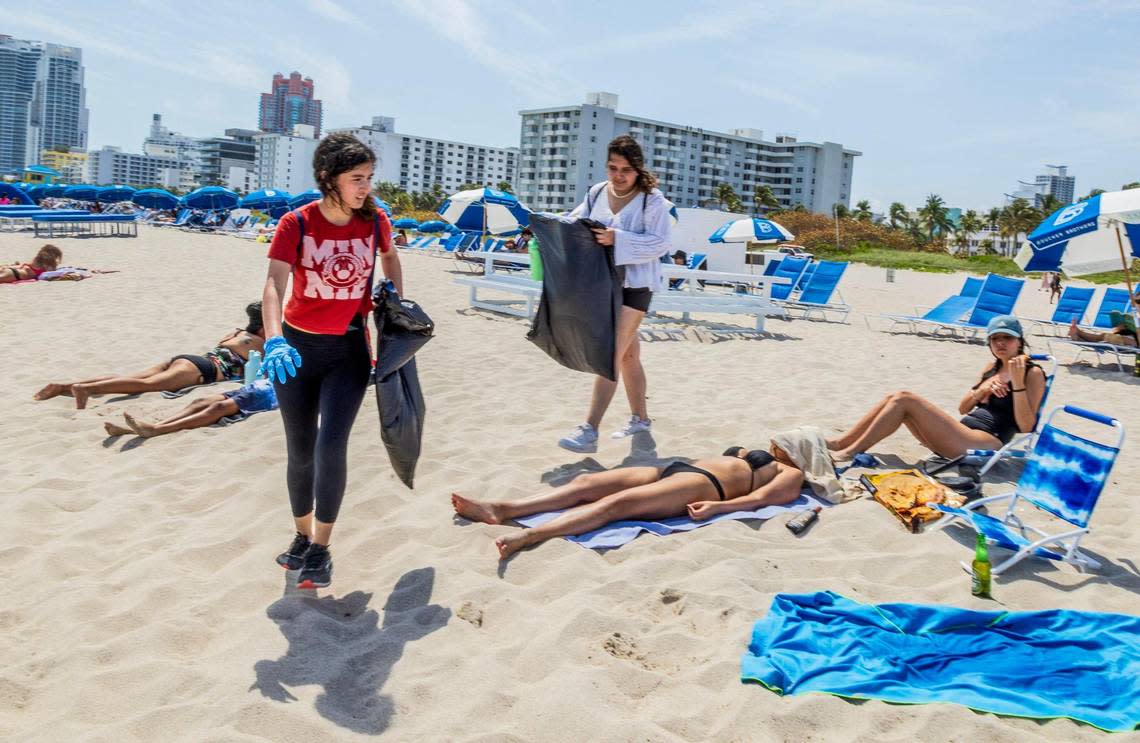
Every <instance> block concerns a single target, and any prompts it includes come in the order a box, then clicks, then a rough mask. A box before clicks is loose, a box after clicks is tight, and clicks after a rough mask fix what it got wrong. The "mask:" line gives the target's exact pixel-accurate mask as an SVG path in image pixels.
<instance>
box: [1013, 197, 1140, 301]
mask: <svg viewBox="0 0 1140 743" xmlns="http://www.w3.org/2000/svg"><path fill="white" fill-rule="evenodd" d="M1132 257H1136V258H1140V189H1129V190H1127V191H1111V192H1109V193H1102V194H1099V195H1097V196H1093V197H1092V198H1091V199H1085V200H1084V201H1078V202H1077V203H1075V204H1069V205H1068V206H1065V207H1062V208H1061V209H1058V210H1057V211H1056V212H1054V213H1053V214H1051V215H1049V218H1048V219H1046V220H1045V221H1044V222H1042V223H1041V224H1039V225H1038V226H1037V228H1036V229H1035V230H1033V232H1030V233H1029V238H1028V239H1027V240H1026V241H1025V243H1023V244H1022V246H1021V250H1020V251H1018V253H1017V256H1016V257H1015V258H1014V260H1015V261H1016V262H1017V265H1019V266H1021V269H1022V270H1023V271H1057V270H1061V271H1064V272H1065V273H1066V274H1068V275H1070V276H1082V275H1085V274H1090V273H1100V272H1102V271H1113V270H1119V269H1120V268H1123V269H1124V271H1125V273H1127V271H1128V266H1129V264H1130V263H1131V262H1132V261H1131V258H1132ZM1129 283H1131V282H1129ZM1130 289H1131V287H1130Z"/></svg>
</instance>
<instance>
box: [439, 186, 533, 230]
mask: <svg viewBox="0 0 1140 743" xmlns="http://www.w3.org/2000/svg"><path fill="white" fill-rule="evenodd" d="M439 215H440V216H441V217H443V218H444V219H446V220H447V221H448V222H451V223H452V224H453V225H455V226H456V227H457V228H458V229H460V230H463V231H464V232H489V233H491V234H492V235H499V234H502V233H504V232H511V231H512V230H517V229H519V228H520V227H526V226H527V225H528V224H530V210H529V209H527V208H526V207H525V206H523V205H522V204H521V203H520V202H519V200H518V198H516V197H515V195H514V194H509V193H507V192H505V191H497V190H495V189H493V188H473V189H471V190H470V191H460V192H459V193H456V194H452V195H451V196H449V197H448V198H447V200H446V201H444V202H443V205H442V206H440V207H439Z"/></svg>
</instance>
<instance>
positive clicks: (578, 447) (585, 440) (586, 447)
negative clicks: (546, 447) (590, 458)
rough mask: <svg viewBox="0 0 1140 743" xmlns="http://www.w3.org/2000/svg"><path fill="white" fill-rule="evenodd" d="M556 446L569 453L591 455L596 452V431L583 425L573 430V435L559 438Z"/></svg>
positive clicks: (586, 424)
mask: <svg viewBox="0 0 1140 743" xmlns="http://www.w3.org/2000/svg"><path fill="white" fill-rule="evenodd" d="M558 445H559V446H561V447H562V448H563V449H569V450H570V451H576V452H579V453H582V454H593V453H594V452H596V451H597V450H598V429H596V428H594V427H593V426H591V425H590V424H589V423H583V424H582V425H580V426H578V427H577V428H575V429H574V433H572V434H570V435H569V436H564V437H562V438H560V439H559V440H558Z"/></svg>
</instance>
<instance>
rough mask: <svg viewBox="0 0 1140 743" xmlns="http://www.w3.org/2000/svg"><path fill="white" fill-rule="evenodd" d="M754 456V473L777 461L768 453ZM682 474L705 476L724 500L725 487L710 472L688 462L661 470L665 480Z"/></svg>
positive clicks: (754, 454)
mask: <svg viewBox="0 0 1140 743" xmlns="http://www.w3.org/2000/svg"><path fill="white" fill-rule="evenodd" d="M761 454H763V456H760V455H761ZM752 456H753V457H754V459H755V460H756V461H754V462H750V466H751V467H752V471H753V472H755V471H756V470H758V469H760V468H761V467H763V466H764V465H767V464H771V463H772V462H774V461H776V460H775V459H773V458H772V455H771V454H769V453H768V452H753V454H752ZM680 472H695V473H696V474H698V475H704V476H705V477H707V478H708V479H709V482H711V483H712V484H713V487H714V488H716V494H717V496H718V497H719V498H720V500H724V498H725V496H724V486H722V485H721V484H720V480H718V479H717V477H716V475H714V474H713V473H711V472H709V471H708V470H705V469H701V468H700V467H695V466H693V465H691V464H689V463H688V462H673V463H672V464H670V465H668V466H667V467H665V469H663V470H661V479H662V480H664V479H665V478H666V477H669V476H670V475H676V474H678V473H680Z"/></svg>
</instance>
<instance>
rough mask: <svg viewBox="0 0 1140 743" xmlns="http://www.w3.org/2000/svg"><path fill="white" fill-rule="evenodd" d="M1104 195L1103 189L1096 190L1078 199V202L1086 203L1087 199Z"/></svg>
mask: <svg viewBox="0 0 1140 743" xmlns="http://www.w3.org/2000/svg"><path fill="white" fill-rule="evenodd" d="M1102 193H1104V189H1103V188H1094V189H1093V190H1091V191H1089V192H1088V193H1087V194H1085V195H1084V196H1082V197H1081V198H1079V199H1077V201H1085V200H1086V199H1091V198H1092V197H1093V196H1100V195H1101V194H1102Z"/></svg>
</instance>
